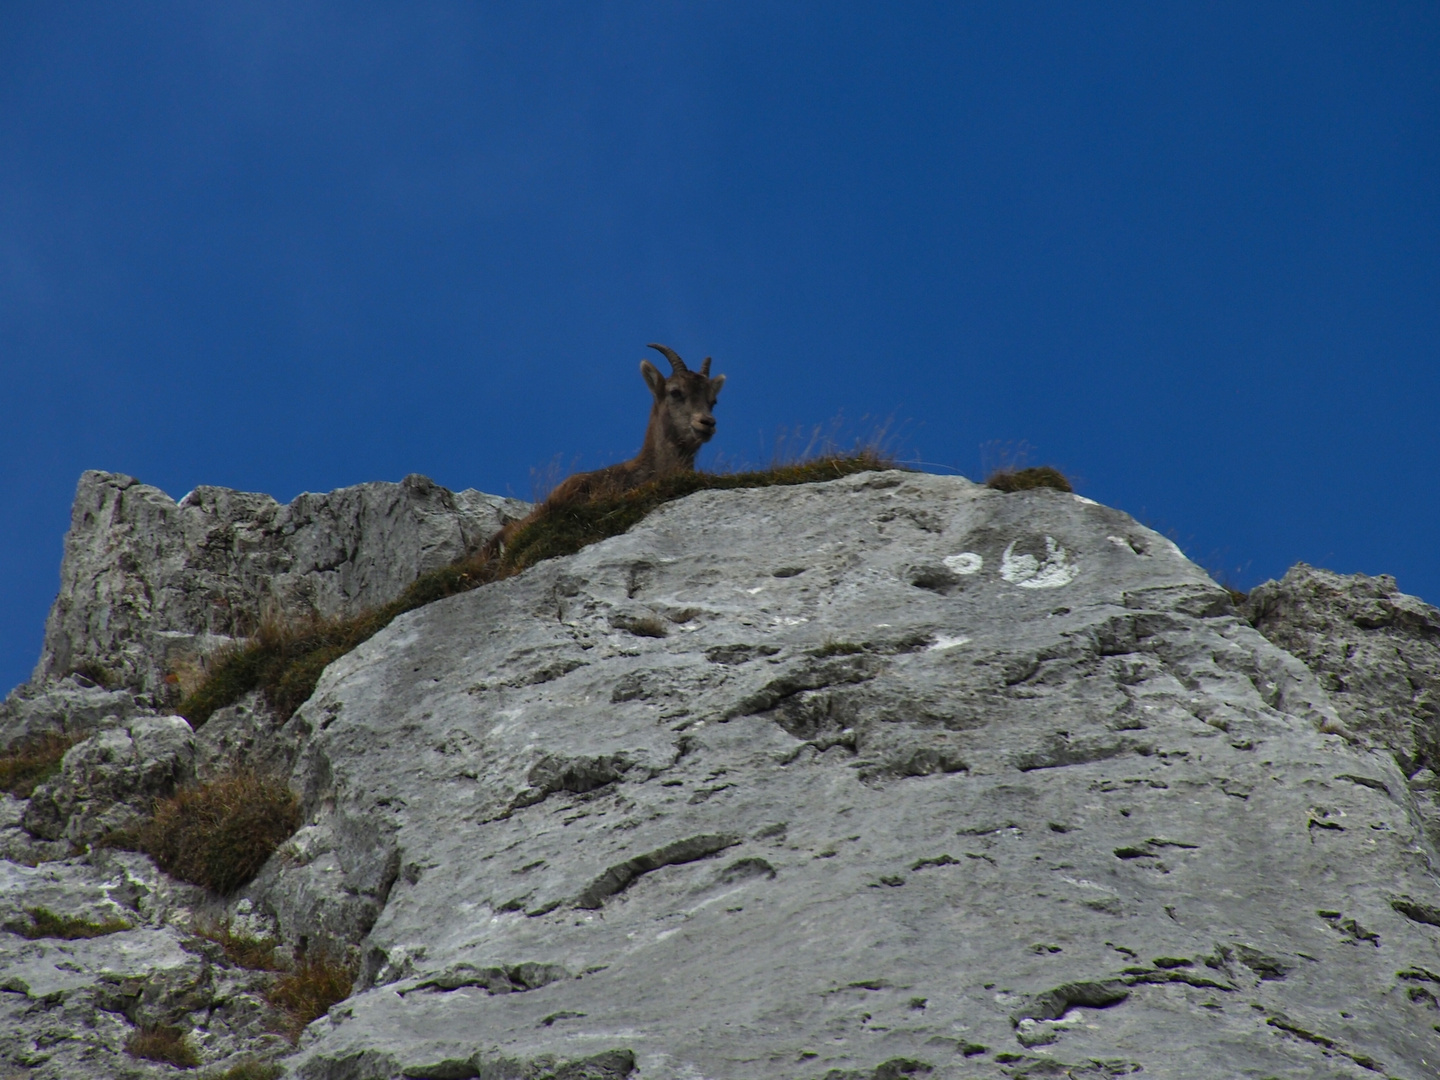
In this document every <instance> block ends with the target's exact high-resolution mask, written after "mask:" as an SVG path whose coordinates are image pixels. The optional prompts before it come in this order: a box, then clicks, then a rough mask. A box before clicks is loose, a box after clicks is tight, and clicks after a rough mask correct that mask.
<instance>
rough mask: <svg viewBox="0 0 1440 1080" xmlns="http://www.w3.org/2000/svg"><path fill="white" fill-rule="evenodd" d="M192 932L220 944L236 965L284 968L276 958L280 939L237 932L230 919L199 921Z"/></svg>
mask: <svg viewBox="0 0 1440 1080" xmlns="http://www.w3.org/2000/svg"><path fill="white" fill-rule="evenodd" d="M191 932H192V933H193V934H194V935H195V936H196V937H201V938H204V939H205V940H206V941H213V942H215V944H217V945H219V946H220V948H221V949H222V950H224V952H225V958H226V959H227V960H229V961H230V962H231V963H232V964H234V965H235V966H236V967H242V968H247V969H248V970H250V971H283V970H284V968H283V967H282V966H281V964H280V962H279V961H278V960H277V959H276V958H275V949H276V948H277V947H278V946H279V944H280V943H279V942H278V941H275V940H273V939H272V938H258V937H251V936H250V935H249V934H237V933H236V932H235V930H234V926H233V924H232V923H231V921H230V920H229V919H226V920H224V921H223V922H218V921H217V922H197V923H196V924H195V925H194V926H193V927H191Z"/></svg>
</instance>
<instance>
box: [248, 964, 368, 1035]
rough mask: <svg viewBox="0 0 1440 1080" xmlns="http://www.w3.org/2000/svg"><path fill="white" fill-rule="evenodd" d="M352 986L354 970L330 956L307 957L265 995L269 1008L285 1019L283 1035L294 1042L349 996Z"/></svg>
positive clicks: (276, 981) (282, 976) (349, 965)
mask: <svg viewBox="0 0 1440 1080" xmlns="http://www.w3.org/2000/svg"><path fill="white" fill-rule="evenodd" d="M354 985H355V968H354V967H353V965H351V964H349V963H345V962H343V961H339V960H334V959H332V958H331V957H329V956H325V955H323V954H322V955H316V956H307V957H304V958H302V959H301V960H299V961H298V962H297V963H296V965H295V967H294V969H293V970H292V971H290V972H288V973H286V974H284V975H281V976H280V978H278V979H276V980H275V985H274V986H272V987H271V988H270V993H269V995H268V997H269V1000H270V1004H271V1005H273V1006H275V1008H277V1009H279V1010H280V1011H281V1013H283V1014H284V1016H285V1021H284V1023H283V1024H282V1031H283V1034H284V1035H285V1036H286V1037H287V1038H288V1039H289V1040H290V1041H291V1042H296V1041H298V1040H299V1038H300V1033H301V1032H302V1031H304V1030H305V1027H306V1025H307V1024H309V1023H310V1022H311V1021H313V1020H318V1019H319V1018H320V1017H322V1016H324V1015H325V1014H326V1013H327V1012H329V1010H330V1006H332V1005H334V1004H335V1003H336V1002H338V1001H344V1000H345V999H346V998H347V997H349V996H350V990H351V988H352V987H353V986H354Z"/></svg>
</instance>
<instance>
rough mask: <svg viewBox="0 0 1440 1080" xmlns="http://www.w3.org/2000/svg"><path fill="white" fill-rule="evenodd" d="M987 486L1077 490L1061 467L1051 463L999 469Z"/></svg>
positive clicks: (1002, 489)
mask: <svg viewBox="0 0 1440 1080" xmlns="http://www.w3.org/2000/svg"><path fill="white" fill-rule="evenodd" d="M985 486H986V487H989V488H994V489H995V490H996V491H1030V490H1032V489H1034V488H1054V489H1055V490H1056V491H1074V490H1075V489H1074V488H1072V487H1071V486H1070V481H1069V480H1067V479H1066V478H1065V474H1064V473H1062V472H1061V471H1060V470H1059V469H1052V468H1051V467H1050V466H1049V465H1037V466H1035V467H1034V468H1031V469H999V470H997V471H996V472H993V473H991V474H990V478H989V479H988V480H986V481H985Z"/></svg>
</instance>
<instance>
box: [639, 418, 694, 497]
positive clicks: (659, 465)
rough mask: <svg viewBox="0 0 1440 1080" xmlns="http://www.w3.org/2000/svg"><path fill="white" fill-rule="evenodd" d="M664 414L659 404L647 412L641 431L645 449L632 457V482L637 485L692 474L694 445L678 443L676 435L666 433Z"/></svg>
mask: <svg viewBox="0 0 1440 1080" xmlns="http://www.w3.org/2000/svg"><path fill="white" fill-rule="evenodd" d="M667 419H668V414H667V413H666V412H665V411H664V407H663V406H662V405H661V403H660V402H658V401H657V402H656V403H655V404H654V406H652V407H651V409H650V424H649V426H648V427H646V429H645V445H644V446H642V447H640V453H639V454H637V455H636V456H635V459H634V465H635V473H636V479H637V480H639V481H640V482H641V483H644V482H645V481H647V480H654V479H655V478H656V477H659V476H668V475H669V474H670V473H676V472H694V471H695V454H696V453H697V452H698V451H699V449H700V446H699V444H698V443H690V442H682V440H681V439H680V434H679V432H676V431H672V430H670V427H669V425H668V424H667V423H666V420H667Z"/></svg>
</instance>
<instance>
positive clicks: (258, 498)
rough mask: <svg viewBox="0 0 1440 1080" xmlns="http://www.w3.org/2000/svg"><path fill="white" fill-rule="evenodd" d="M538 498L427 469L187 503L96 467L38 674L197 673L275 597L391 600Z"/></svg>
mask: <svg viewBox="0 0 1440 1080" xmlns="http://www.w3.org/2000/svg"><path fill="white" fill-rule="evenodd" d="M528 509H529V506H528V504H525V503H521V502H518V501H516V500H513V499H502V498H499V497H497V496H493V495H484V494H481V493H480V492H478V491H462V492H451V491H448V490H446V489H445V488H443V487H441V486H439V485H438V484H435V483H433V482H432V481H430V480H428V479H426V478H425V477H423V476H408V477H406V478H405V480H403V481H402V482H401V483H398V484H389V483H370V484H357V485H356V486H354V487H348V488H340V489H339V490H337V491H332V492H329V493H327V494H321V495H314V494H309V493H306V494H303V495H299V496H297V497H296V498H295V499H294V500H293V501H292V502H290V503H289V504H288V505H281V504H280V503H278V502H276V501H275V500H274V499H272V498H271V497H270V496H268V495H259V494H254V493H250V492H240V491H231V490H229V489H227V488H217V487H198V488H196V489H195V490H194V491H192V492H190V493H189V494H188V495H186V496H185V497H184V498H182V499H181V500H180V501H179V502H178V503H177V502H176V501H175V500H174V499H172V498H171V497H170V496H169V495H166V494H165V493H164V492H163V491H161V490H160V489H158V488H154V487H150V486H148V485H145V484H141V483H140V482H139V481H137V480H135V479H134V478H133V477H129V476H124V475H122V474H120V473H106V472H96V471H91V472H87V473H85V474H84V475H83V476H82V477H81V478H80V483H79V486H78V487H77V489H76V492H75V505H74V511H73V513H72V516H71V522H70V531H69V533H68V534H67V536H66V538H65V557H64V562H63V564H62V566H61V571H60V577H61V588H60V596H59V599H58V600H57V601H56V603H55V606H54V607H53V608H52V609H51V612H50V617H49V619H48V620H47V622H46V625H45V644H44V649H43V652H42V654H41V657H40V663H39V664H38V665H37V667H36V670H35V676H34V678H33V679H32V682H36V683H46V682H50V681H53V680H55V679H58V678H61V677H63V676H64V675H66V674H68V673H69V672H71V671H76V670H79V671H82V672H83V671H87V670H91V671H95V670H103V671H104V672H105V673H106V674H107V675H108V676H109V678H110V679H111V680H113V682H114V684H116V685H121V684H123V685H125V686H127V687H130V688H131V689H134V690H137V691H140V692H142V693H146V694H150V695H156V694H160V693H162V692H163V691H164V688H165V684H164V679H165V676H166V675H167V674H175V673H177V672H178V673H179V674H181V675H182V676H188V675H190V674H192V673H193V672H192V669H193V668H194V666H195V665H196V664H197V663H198V661H199V660H200V658H202V657H203V656H204V655H205V654H207V653H208V652H210V651H211V650H213V649H214V648H215V647H217V646H218V645H220V644H223V643H225V642H227V641H230V640H233V639H234V638H235V637H237V636H241V635H244V634H247V633H251V632H253V631H254V628H255V623H256V620H257V618H258V617H259V616H260V615H262V614H264V613H265V611H266V610H267V608H268V609H274V610H275V611H276V612H278V613H280V614H282V615H292V616H293V615H305V614H311V613H313V614H317V615H320V616H322V617H325V618H330V617H333V616H337V615H350V614H354V613H355V612H357V611H360V610H362V609H364V608H367V607H376V606H378V605H380V604H384V603H387V602H388V601H390V600H392V599H394V598H395V597H396V596H398V595H399V594H400V592H401V591H402V590H403V589H404V588H405V587H406V586H407V585H409V584H410V583H411V582H412V581H414V580H415V578H416V577H417V576H419V575H420V574H422V573H424V572H425V571H427V570H433V569H435V568H437V567H440V566H444V565H446V564H448V563H450V562H453V561H455V560H456V559H458V558H460V557H461V556H462V555H464V554H465V553H466V552H467V551H468V550H469V549H471V548H472V547H474V546H475V545H477V544H479V543H481V542H483V541H484V540H485V539H486V538H487V537H489V536H490V534H491V533H493V532H494V531H495V530H496V529H497V528H499V526H500V525H501V524H503V523H504V521H505V520H507V519H508V518H510V517H515V516H520V515H523V514H524V513H525V512H526V511H528Z"/></svg>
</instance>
